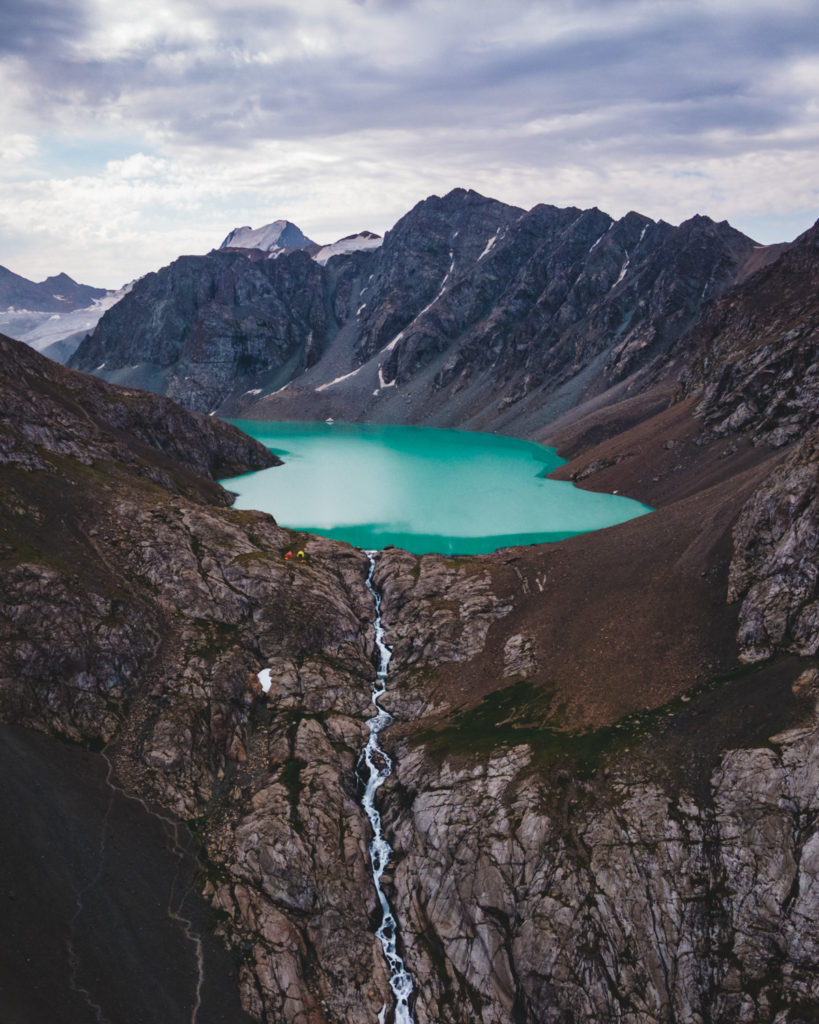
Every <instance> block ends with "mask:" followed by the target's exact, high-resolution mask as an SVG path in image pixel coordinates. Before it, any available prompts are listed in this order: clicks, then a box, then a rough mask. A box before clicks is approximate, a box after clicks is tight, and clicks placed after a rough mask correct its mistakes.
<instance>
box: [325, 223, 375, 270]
mask: <svg viewBox="0 0 819 1024" xmlns="http://www.w3.org/2000/svg"><path fill="white" fill-rule="evenodd" d="M383 241H384V240H383V238H381V236H380V235H375V234H373V232H372V231H359V232H358V234H357V235H347V236H346V237H345V238H340V239H339V240H338V241H337V242H333V243H332V244H330V245H323V246H322V247H321V248H320V249H319V251H318V252H317V253H316V254H315V255H314V256H313V259H314V260H315V261H316V263H320V264H321V265H322V266H324V264H325V263H326V262H327V260H329V259H330V258H331V257H332V256H341V255H343V254H344V253H347V252H358V251H359V250H361V249H377V248H378V247H379V246H380V245H381V243H382V242H383Z"/></svg>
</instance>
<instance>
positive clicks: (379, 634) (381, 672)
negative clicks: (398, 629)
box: [359, 551, 414, 1024]
mask: <svg viewBox="0 0 819 1024" xmlns="http://www.w3.org/2000/svg"><path fill="white" fill-rule="evenodd" d="M366 555H367V557H368V558H369V560H370V571H369V574H368V576H367V589H368V590H369V592H370V593H371V594H372V596H373V601H374V602H375V645H376V648H377V649H378V672H377V674H376V677H375V682H374V683H373V689H372V701H373V705H374V706H375V709H376V714H375V715H373V717H372V718H370V719H368V721H367V726H368V728H369V730H370V735H369V737H368V739H367V743H366V746H365V747H364V750H363V751H362V752H361V758H360V760H359V772H360V775H361V778H362V781H363V782H364V795H363V796H362V798H361V806H362V807H363V808H364V813H365V814H366V815H367V818H368V819H369V822H370V825H371V826H372V830H373V838H372V841H371V843H370V846H369V850H370V864H371V867H372V876H373V885H374V886H375V892H376V896H377V897H378V903H379V905H380V907H381V923H380V924H379V926H378V928H377V929H376V932H375V934H376V936H377V937H378V939H379V941H380V942H381V948H382V949H383V950H384V957H385V958H386V961H387V965H388V967H389V971H390V988H391V989H392V993H393V996H394V997H395V1016H394V1021H395V1024H414V1019H413V1016H412V1013H411V1011H410V1005H409V1002H410V997H411V996H412V989H413V984H412V978H411V977H410V974H409V972H408V971H407V968H406V965H405V964H404V961H403V959H402V957H401V954H400V953H399V952H398V922H397V921H396V919H395V915H394V914H393V911H392V907H391V906H390V903H389V900H388V899H387V896H386V894H385V892H384V889H383V887H382V885H381V878H382V876H383V874H384V872H385V870H386V869H387V867H388V865H389V863H390V860H391V858H392V854H393V850H392V847H391V846H390V844H389V843H388V842H387V840H386V839H385V838H384V831H383V828H382V824H381V815H380V814H379V812H378V809H377V808H376V806H375V795H376V793H377V792H378V790H379V788H380V787H381V786H382V785H383V784H384V782H385V781H386V779H387V778H388V777H389V776H390V775H391V774H392V760H391V759H390V757H389V755H388V754H387V753H386V751H385V750H383V749H382V747H381V746H380V745H379V742H378V738H379V735H380V734H381V733H382V732H383V730H384V729H386V728H387V726H388V725H390V723H391V722H392V721H393V718H392V715H391V714H390V713H389V712H388V711H385V710H384V709H383V708H382V707H381V706H380V704H379V701H380V699H381V697H382V696H383V695H384V693H385V691H386V689H387V671H388V668H389V663H390V658H391V657H392V651H391V650H390V648H389V647H388V646H387V643H386V641H385V638H384V626H383V624H382V622H381V595H380V594H379V593H378V591H377V590H376V589H375V586H374V585H373V574H374V572H375V552H374V551H367V552H366ZM388 1012H389V1007H388V1006H386V1005H384V1006H383V1007H382V1008H381V1012H380V1013H379V1015H378V1021H379V1024H385V1022H386V1021H387V1019H388V1018H387V1014H388Z"/></svg>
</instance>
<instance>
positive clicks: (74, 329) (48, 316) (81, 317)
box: [0, 281, 136, 352]
mask: <svg viewBox="0 0 819 1024" xmlns="http://www.w3.org/2000/svg"><path fill="white" fill-rule="evenodd" d="M135 283H136V282H135V281H130V282H129V283H128V284H126V285H125V286H124V287H123V288H120V289H119V290H118V291H110V292H106V294H105V295H103V296H102V298H99V299H94V301H93V302H92V303H91V305H90V306H84V307H83V308H82V309H72V310H71V311H70V312H68V313H52V312H50V311H38V310H11V309H10V310H8V311H7V312H6V313H5V314H0V328H1V329H2V330H3V333H4V334H9V335H11V336H12V337H13V338H16V339H17V340H18V341H24V342H25V343H26V344H27V345H31V347H32V348H33V349H36V350H37V351H38V352H42V351H43V349H46V348H48V346H49V345H53V344H54V343H55V342H57V341H62V340H63V339H64V338H68V337H70V336H71V335H76V334H88V333H90V332H91V331H93V330H94V328H95V327H96V326H97V324H98V323H99V322H100V320H101V319H102V315H103V313H105V311H106V310H108V309H110V308H111V307H112V306H113V305H115V303H117V302H119V300H120V299H121V298H122V297H123V295H127V294H128V292H129V291H130V290H131V289H132V288H133V286H134V284H135Z"/></svg>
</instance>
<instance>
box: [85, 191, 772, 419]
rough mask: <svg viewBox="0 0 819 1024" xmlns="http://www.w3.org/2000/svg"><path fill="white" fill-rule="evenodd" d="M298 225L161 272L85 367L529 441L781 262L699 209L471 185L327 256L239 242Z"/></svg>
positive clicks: (93, 344) (210, 399) (205, 404)
mask: <svg viewBox="0 0 819 1024" xmlns="http://www.w3.org/2000/svg"><path fill="white" fill-rule="evenodd" d="M284 225H286V222H281V221H280V222H276V223H275V224H274V225H269V226H268V228H262V229H259V230H258V232H250V229H247V228H242V229H239V230H238V231H236V232H232V233H231V235H229V236H228V238H227V239H226V243H228V242H229V243H230V246H231V247H230V248H227V249H226V248H224V247H223V248H221V249H219V250H214V251H213V252H211V253H209V254H208V255H207V256H201V257H183V258H181V259H179V260H177V261H175V262H174V263H172V264H171V265H170V266H169V267H166V268H163V269H162V270H161V271H159V272H157V273H156V274H149V275H147V276H146V277H145V278H143V279H142V280H141V281H139V282H138V283H137V284H136V285H135V286H134V288H133V290H132V291H131V293H130V294H129V295H128V296H127V297H126V298H125V299H124V300H123V301H122V302H120V303H118V304H117V305H116V306H115V307H114V308H113V309H112V310H110V311H109V312H108V313H107V314H106V316H104V317H103V318H102V320H101V321H100V323H99V325H98V326H97V328H96V330H95V331H94V333H93V334H92V335H91V336H90V337H89V338H87V339H85V340H84V341H83V343H82V344H81V346H80V347H79V349H78V350H77V352H76V353H75V355H74V356H73V358H72V362H71V365H72V366H74V367H76V368H78V369H83V370H85V371H88V372H94V373H97V374H99V375H100V376H104V377H105V378H106V379H108V380H111V381H114V382H120V383H125V384H129V385H132V386H140V387H148V388H150V389H152V390H156V391H158V392H160V393H163V394H167V395H169V396H171V397H173V398H174V399H176V400H177V401H180V402H182V404H184V405H186V406H188V407H189V408H192V409H197V410H199V411H203V412H211V411H216V412H218V413H220V414H230V415H241V416H250V417H260V418H271V419H276V418H279V419H311V418H317V419H323V418H326V417H327V416H333V417H334V418H337V419H345V420H357V419H368V420H379V421H395V422H405V421H411V422H417V423H428V424H431V425H445V426H452V425H456V424H457V425H462V426H468V427H472V428H478V429H487V428H491V429H501V430H506V431H507V432H510V433H515V432H516V433H520V434H523V433H531V432H532V430H534V429H536V428H537V427H539V426H543V425H545V424H546V423H548V422H549V421H550V420H552V419H554V418H556V417H557V416H558V415H559V414H560V413H561V412H563V411H565V410H566V409H568V408H570V407H574V406H576V405H578V404H579V403H580V402H582V401H583V400H584V399H586V398H590V397H595V396H596V395H598V394H599V393H601V392H603V391H609V390H611V389H613V388H617V387H618V386H620V387H622V385H623V382H624V381H626V380H627V379H628V378H630V377H631V376H632V375H633V374H635V373H637V372H641V371H642V372H645V371H647V368H648V367H649V366H650V364H652V363H653V362H658V363H662V364H663V365H665V364H667V362H668V353H669V351H670V350H671V349H673V347H674V345H675V343H676V341H677V339H678V338H680V337H681V336H682V335H683V334H684V333H685V331H686V330H688V329H689V328H690V327H691V326H692V325H693V324H694V323H695V322H696V321H697V320H698V318H699V316H700V315H701V313H702V311H703V310H704V309H705V307H706V306H707V304H708V303H709V302H710V301H711V300H712V299H714V298H715V297H717V296H718V295H720V294H721V293H722V292H723V291H724V290H725V289H726V288H729V287H731V286H732V285H734V284H737V283H738V282H739V281H741V280H743V279H744V277H745V276H747V275H748V274H750V273H752V272H753V271H754V270H756V269H758V268H760V267H761V266H763V265H764V264H765V263H766V262H767V261H770V260H772V259H774V258H775V257H776V256H777V255H778V254H779V253H780V252H781V247H780V246H769V247H763V246H759V245H756V244H755V243H754V242H753V241H752V240H751V239H749V238H747V237H746V236H744V235H742V234H741V233H740V232H738V231H736V230H734V229H733V228H731V227H730V226H729V225H728V224H727V223H724V222H723V223H721V224H716V223H714V222H712V221H710V220H709V219H708V218H705V217H694V218H692V219H691V220H689V221H686V222H685V223H683V224H681V225H680V226H679V227H677V228H674V227H672V226H670V225H668V224H665V223H663V222H656V223H655V222H654V221H651V220H650V219H649V218H647V217H643V216H641V215H639V214H636V213H631V214H628V215H626V216H625V217H623V218H621V219H620V220H619V221H615V220H613V219H612V218H611V217H609V216H608V215H607V214H605V213H602V212H601V211H599V210H597V209H592V210H579V209H573V208H570V209H564V210H561V209H558V208H556V207H551V206H537V207H535V208H534V209H532V210H530V211H528V212H526V211H524V210H521V209H519V208H517V207H512V206H508V205H505V204H503V203H500V202H498V201H496V200H492V199H487V198H485V197H483V196H480V195H478V194H477V193H475V192H471V191H465V190H463V189H457V190H455V191H453V192H451V193H449V194H448V195H447V196H445V197H443V198H438V197H435V196H433V197H430V198H429V199H426V200H424V201H423V202H421V203H419V204H418V205H416V206H415V207H414V208H413V209H412V210H411V211H410V212H409V213H407V214H406V215H405V216H404V217H402V218H401V219H400V220H399V221H398V223H397V224H396V225H395V227H394V228H393V229H392V230H391V231H388V232H387V234H386V235H385V237H384V239H383V241H381V240H380V239H377V238H373V237H372V236H369V235H362V236H357V241H356V240H355V239H352V240H349V242H350V248H353V246H356V248H355V249H354V251H343V250H342V251H340V252H338V254H336V255H332V256H329V257H328V258H327V259H326V260H324V259H323V257H322V256H320V255H318V254H317V253H316V252H315V251H314V252H313V253H312V255H311V252H310V249H311V247H310V245H309V244H307V245H304V246H302V247H301V248H293V249H290V248H284V249H279V248H276V249H275V251H274V252H273V254H272V255H274V256H275V257H276V258H275V259H272V260H271V259H270V258H269V256H270V255H271V254H270V253H268V252H267V251H266V250H265V249H264V248H247V249H237V248H236V243H237V241H241V240H244V241H245V242H247V243H248V245H255V244H256V243H257V242H258V243H259V245H267V244H268V243H267V239H268V237H271V238H272V237H273V236H275V237H276V238H278V237H280V233H281V232H286V231H291V230H292V231H293V232H294V233H295V232H297V230H298V229H295V228H293V227H292V226H286V227H285V226H284ZM282 237H283V236H282ZM293 237H294V239H295V240H298V238H302V239H303V237H304V236H302V235H301V233H300V232H298V234H297V235H296V234H294V236H293ZM304 241H305V242H307V240H306V239H305V240H304ZM364 242H369V243H372V248H369V247H367V248H365V247H364V245H363V243H364ZM339 244H340V243H336V246H335V247H332V246H331V247H325V248H324V249H323V250H321V252H322V253H327V251H328V249H330V250H332V249H334V248H337V247H338V245H339Z"/></svg>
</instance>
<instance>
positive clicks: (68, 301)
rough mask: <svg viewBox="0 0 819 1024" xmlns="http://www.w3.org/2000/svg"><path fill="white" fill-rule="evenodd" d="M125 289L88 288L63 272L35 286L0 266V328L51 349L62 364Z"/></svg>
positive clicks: (30, 342)
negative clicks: (116, 290) (117, 290)
mask: <svg viewBox="0 0 819 1024" xmlns="http://www.w3.org/2000/svg"><path fill="white" fill-rule="evenodd" d="M129 287H130V285H129V286H127V287H126V288H125V289H122V290H121V291H119V292H112V291H108V290H106V289H105V288H92V287H91V286H90V285H87V284H77V282H76V281H74V280H72V278H70V277H69V276H68V275H67V274H58V275H57V276H56V277H49V278H46V280H45V281H41V282H40V283H39V284H36V283H35V282H34V281H29V280H28V279H27V278H25V277H21V276H20V275H19V274H15V273H12V271H10V270H7V269H6V268H5V267H0V331H3V332H4V333H5V334H7V335H9V336H10V337H13V338H16V339H17V340H18V341H24V342H25V343H26V344H27V345H31V347H32V348H35V349H37V350H38V351H40V352H42V351H44V350H45V349H46V348H50V349H51V350H50V351H49V353H48V355H49V357H50V358H52V359H56V361H57V362H65V360H66V359H68V357H69V356H70V355H71V354H72V353H73V352H74V350H75V349H76V348H77V346H78V345H79V343H80V341H82V339H83V338H84V337H85V335H86V334H87V333H88V332H89V331H91V330H93V329H94V327H96V325H97V323H98V322H99V319H100V317H101V316H102V314H103V313H104V312H105V310H106V309H108V308H109V307H110V306H112V305H113V304H114V303H115V302H117V301H118V300H119V299H120V298H121V297H122V296H123V295H124V294H125V291H127V290H128V288H129ZM51 346H54V347H53V348H52V347H51Z"/></svg>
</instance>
